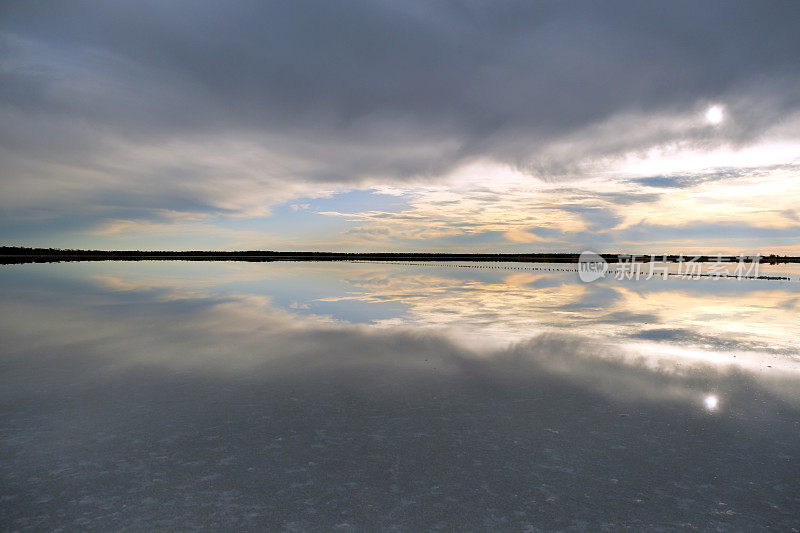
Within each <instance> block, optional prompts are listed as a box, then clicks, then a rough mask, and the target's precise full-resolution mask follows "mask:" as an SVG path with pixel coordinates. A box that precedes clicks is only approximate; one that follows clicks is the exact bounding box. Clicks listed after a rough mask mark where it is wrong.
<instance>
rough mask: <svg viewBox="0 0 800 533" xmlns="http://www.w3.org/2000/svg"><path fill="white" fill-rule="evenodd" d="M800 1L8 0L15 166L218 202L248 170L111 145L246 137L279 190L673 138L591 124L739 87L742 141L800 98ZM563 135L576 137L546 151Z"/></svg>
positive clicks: (7, 163) (734, 133)
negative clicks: (117, 157)
mask: <svg viewBox="0 0 800 533" xmlns="http://www.w3.org/2000/svg"><path fill="white" fill-rule="evenodd" d="M798 15H800V6H798V5H797V4H796V3H790V2H785V3H778V2H775V3H770V4H763V3H760V2H751V3H737V4H735V5H734V4H731V3H723V2H717V3H694V2H677V3H670V4H664V3H656V2H615V3H610V4H609V3H604V4H602V5H600V4H598V5H595V4H589V3H587V4H585V5H579V4H566V3H555V2H546V3H542V2H537V3H522V2H520V3H504V4H501V5H493V6H490V5H489V4H485V3H477V2H475V3H470V2H467V3H461V4H456V3H450V2H434V3H429V2H404V3H402V4H399V3H395V2H375V3H367V2H342V3H335V4H333V3H326V2H318V3H315V2H271V3H258V2H252V3H251V2H227V3H224V4H214V3H210V2H208V3H198V2H170V3H167V4H164V3H160V2H149V3H136V4H125V3H122V4H118V3H108V2H76V3H70V4H66V3H62V4H32V3H29V2H5V3H4V5H3V7H2V11H0V20H2V23H0V31H2V40H0V69H2V70H0V72H2V79H3V83H2V84H0V116H2V117H3V123H4V124H5V125H4V126H3V128H2V130H0V150H1V151H2V154H3V159H4V163H3V165H2V169H0V171H2V175H3V177H2V179H3V182H4V183H5V184H6V186H8V184H9V183H15V184H16V183H19V182H20V181H21V180H24V179H27V178H28V177H29V176H39V177H41V176H45V178H42V179H45V181H48V180H49V181H51V182H52V181H54V180H56V179H59V178H60V179H63V180H65V181H67V182H69V183H70V184H71V186H70V187H69V188H68V189H69V190H71V191H72V190H81V191H85V190H89V189H91V190H98V189H99V190H100V191H111V194H114V193H125V192H126V191H127V188H129V187H130V188H133V189H134V190H136V189H137V188H147V189H148V190H156V191H158V192H157V194H160V192H162V191H163V192H165V193H166V194H167V197H168V198H171V197H173V196H174V197H175V198H176V200H175V202H176V203H177V204H179V203H180V202H188V203H189V204H199V205H200V206H203V205H207V206H209V208H212V207H213V208H214V209H219V208H220V207H223V206H221V205H220V204H221V203H222V204H224V202H220V201H218V198H215V196H214V195H217V196H219V195H222V196H223V197H224V195H225V193H224V192H220V191H219V190H218V189H219V188H218V187H214V186H212V187H206V186H204V185H205V184H208V183H214V182H219V181H225V180H227V179H229V176H230V175H235V174H237V172H238V168H237V167H235V166H234V167H223V168H220V167H217V166H215V165H214V164H209V163H207V162H205V163H204V164H196V163H195V162H193V161H192V154H184V155H183V156H180V157H179V156H176V157H175V160H174V161H173V162H172V163H171V164H172V166H173V167H176V168H177V169H176V168H171V167H170V165H167V164H165V163H164V162H163V161H157V162H151V161H148V160H147V159H146V158H142V162H141V163H140V166H138V167H133V168H129V167H123V168H114V165H111V164H109V163H108V162H107V161H105V160H104V156H106V157H107V158H112V156H113V155H114V154H118V153H120V154H122V157H123V158H131V159H132V158H134V156H136V155H137V154H136V150H135V149H134V148H132V147H138V146H141V145H146V146H153V145H155V146H158V145H159V143H162V142H169V141H170V140H174V139H182V140H186V141H187V142H192V140H193V139H201V140H202V142H203V143H205V144H203V147H204V150H207V149H208V146H209V145H210V146H211V147H212V148H211V149H213V146H214V141H215V140H216V139H222V140H230V139H235V140H242V139H246V140H247V143H248V146H250V147H251V148H252V149H253V150H255V151H256V152H257V153H258V154H259V156H258V157H257V158H256V160H257V161H259V162H260V164H261V166H262V168H263V169H264V172H265V176H262V177H259V178H257V179H256V178H253V179H249V180H248V181H247V183H248V185H249V186H251V187H255V186H261V187H267V188H270V189H272V190H276V191H277V190H279V189H281V188H282V186H283V185H282V184H284V183H287V182H311V183H314V182H317V183H318V182H334V183H354V182H358V181H360V180H362V179H365V178H367V177H373V176H378V177H383V178H386V179H401V178H408V177H414V176H416V177H419V176H421V175H429V176H430V175H435V174H436V173H441V172H443V171H445V170H447V169H448V168H451V167H452V166H453V165H455V164H457V163H459V162H462V161H464V160H468V159H470V158H473V157H491V158H494V159H497V160H500V161H503V162H506V163H511V164H514V165H517V166H520V167H522V168H525V169H528V170H530V171H532V172H535V173H540V174H552V173H556V174H558V173H562V172H569V171H571V170H572V169H571V167H570V164H571V163H570V161H572V160H574V159H576V158H580V157H582V156H584V155H587V154H588V155H589V156H592V155H599V154H602V153H604V152H608V151H614V150H620V149H623V148H630V147H636V146H637V144H640V143H642V142H643V141H644V140H647V141H648V142H650V141H654V140H659V139H663V138H668V137H669V136H670V135H673V133H671V132H670V131H669V127H666V126H665V127H664V128H661V127H660V126H656V127H655V129H653V130H648V131H639V128H640V126H641V124H640V123H637V122H636V121H633V122H625V121H622V122H621V123H620V127H621V128H622V129H625V130H627V131H626V132H624V133H620V135H619V137H616V136H608V135H601V136H600V137H603V138H602V139H598V138H597V137H598V136H597V135H594V134H591V130H589V131H590V134H589V135H588V138H587V135H586V134H583V135H582V134H581V133H580V132H581V131H584V130H586V128H589V127H590V126H592V125H597V124H600V123H602V122H603V121H605V120H608V119H610V118H611V117H614V116H630V115H631V114H632V115H636V114H637V113H662V114H663V113H667V114H669V113H674V112H686V110H687V109H693V108H694V106H696V105H697V103H698V102H701V103H702V102H703V101H706V100H708V101H710V100H712V99H716V98H719V97H721V96H724V97H726V98H728V99H729V100H730V102H731V103H730V105H731V106H733V107H736V106H738V107H736V109H735V112H736V115H737V120H736V122H735V123H731V124H728V125H727V126H726V127H725V128H722V129H721V130H720V131H719V132H718V136H720V137H722V138H727V139H735V140H742V139H746V138H748V137H750V136H754V135H757V134H758V133H760V132H761V131H763V129H764V128H765V127H766V126H767V125H769V124H771V123H772V122H773V121H774V120H775V119H776V118H777V117H780V116H783V115H785V114H786V113H787V112H789V111H792V110H796V109H797V106H798V101H800V94H798V91H797V90H796V86H797V81H798V63H797V57H798V56H800V38H798V37H797V32H796V27H795V26H796V21H797V20H798ZM556 139H570V146H571V147H573V148H574V150H575V151H578V152H579V153H574V152H570V153H567V154H563V153H552V152H548V151H547V150H540V148H541V147H543V146H546V145H547V143H549V142H551V141H553V140H556ZM111 140H114V142H111ZM219 150H220V152H221V153H224V152H225V150H226V148H225V147H224V146H222V147H220V148H219ZM580 152H585V153H580ZM112 159H113V158H112ZM241 164H245V163H241ZM251 166H252V165H251ZM175 173H182V174H181V175H180V176H179V177H177V178H176V177H175V176H174V174H175ZM154 175H155V176H156V177H153V176H154ZM108 176H114V179H109V178H108ZM162 182H165V183H168V185H162ZM176 183H177V185H176ZM135 184H139V185H141V184H144V185H141V187H137V186H136V185H135ZM195 184H200V186H199V187H197V188H195ZM237 184H238V183H237ZM184 185H185V186H184ZM238 185H240V184H238ZM40 188H41V187H39V189H40ZM209 189H210V190H209ZM37 190H38V189H36V190H32V191H29V192H26V193H25V194H24V195H21V197H20V198H18V199H17V203H18V204H36V201H37V200H36V198H37V194H39V193H37V192H36V191H37ZM45 196H46V195H45ZM78 196H79V197H80V201H86V198H87V196H91V200H90V202H91V203H94V204H97V205H108V203H107V202H106V201H105V200H103V199H102V198H94V197H93V195H89V194H88V193H83V194H82V195H81V194H79V195H78ZM223 199H224V198H223ZM51 201H52V202H57V201H59V200H51ZM76 201H77V200H76ZM140 203H141V205H143V206H148V207H149V206H150V203H151V201H150V200H148V198H147V197H146V195H145V197H143V198H142V199H141V201H140ZM232 203H233V204H235V203H236V202H235V201H232ZM234 208H235V207H234ZM179 209H185V207H179ZM197 209H202V207H199V208H197Z"/></svg>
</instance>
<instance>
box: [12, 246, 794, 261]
mask: <svg viewBox="0 0 800 533" xmlns="http://www.w3.org/2000/svg"><path fill="white" fill-rule="evenodd" d="M600 256H601V257H603V259H605V260H606V261H608V262H610V263H619V262H624V261H631V260H634V261H638V262H649V261H651V260H655V261H662V260H666V261H670V262H678V261H681V260H687V261H688V260H690V259H691V260H695V261H703V262H709V261H719V260H720V259H721V260H722V261H724V262H734V261H737V260H738V259H737V257H736V256H723V257H722V258H720V257H719V256H717V255H702V256H695V255H691V254H680V255H675V254H668V255H665V254H636V255H633V256H632V255H630V254H621V253H607V254H600ZM579 257H580V254H579V253H570V252H565V253H550V252H535V253H515V254H488V253H439V252H303V251H288V252H278V251H274V250H240V251H226V252H223V251H214V250H189V251H171V250H76V249H64V248H30V247H23V246H0V263H2V264H10V263H32V262H42V263H46V262H59V261H142V260H186V261H355V260H361V261H476V262H522V263H577V262H578V259H579ZM761 261H762V262H765V263H790V262H792V263H794V262H800V257H790V256H786V255H784V256H778V255H775V254H772V255H768V256H764V257H762V258H761Z"/></svg>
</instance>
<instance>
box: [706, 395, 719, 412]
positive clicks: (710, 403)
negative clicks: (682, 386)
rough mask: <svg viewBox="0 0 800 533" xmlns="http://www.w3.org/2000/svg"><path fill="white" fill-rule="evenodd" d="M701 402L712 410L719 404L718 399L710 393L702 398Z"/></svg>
mask: <svg viewBox="0 0 800 533" xmlns="http://www.w3.org/2000/svg"><path fill="white" fill-rule="evenodd" d="M703 404H705V406H706V409H708V410H709V411H714V410H716V409H717V406H718V405H719V399H718V398H717V397H716V396H714V395H713V394H711V395H709V396H706V397H705V398H704V399H703Z"/></svg>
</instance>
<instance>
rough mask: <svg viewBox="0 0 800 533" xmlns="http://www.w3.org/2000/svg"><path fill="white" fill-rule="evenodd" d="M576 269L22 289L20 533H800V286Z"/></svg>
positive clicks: (195, 269)
mask: <svg viewBox="0 0 800 533" xmlns="http://www.w3.org/2000/svg"><path fill="white" fill-rule="evenodd" d="M766 268H767V269H768V270H769V271H770V272H781V271H785V272H789V273H791V274H793V275H795V277H796V274H797V273H796V272H794V271H793V270H792V267H788V268H786V267H785V266H784V267H781V265H776V266H774V267H766ZM562 269H564V265H537V267H536V269H535V270H534V269H532V268H527V267H524V266H521V265H519V264H511V265H502V264H498V265H468V264H461V265H441V264H440V265H433V264H431V265H410V264H376V263H289V262H286V263H235V262H231V263H199V262H198V263H191V262H146V261H145V262H138V263H114V262H103V263H67V264H32V265H17V266H4V267H2V269H0V289H1V290H0V298H2V304H3V305H2V311H0V336H1V337H2V339H3V342H2V351H1V352H0V369H1V371H0V384H2V387H0V437H2V440H0V474H2V480H3V481H2V505H1V506H0V508H1V509H2V515H0V517H1V518H2V520H1V522H2V524H3V527H4V528H7V529H12V530H14V529H26V528H31V529H43V530H48V529H53V528H54V527H56V526H61V525H65V524H66V525H67V526H68V527H71V528H79V529H84V528H95V529H108V528H123V527H130V528H133V529H153V528H157V529H174V528H181V529H183V528H186V527H202V528H214V529H219V528H226V529H253V530H263V529H271V530H307V529H330V528H335V527H340V528H343V529H346V528H352V529H356V530H374V529H376V528H381V529H390V528H395V529H397V530H410V531H415V530H420V529H429V528H433V529H436V528H441V529H447V530H471V529H492V530H497V529H502V530H522V531H524V530H526V529H527V530H535V529H536V528H541V529H545V530H549V529H565V530H566V529H576V530H591V531H597V530H602V529H603V528H606V529H609V530H617V529H620V528H623V527H626V526H628V527H633V528H641V527H645V526H653V527H656V526H658V527H663V528H665V529H667V530H669V529H691V528H699V529H716V528H726V529H733V530H743V529H747V530H758V529H770V528H772V529H780V530H790V528H791V527H798V523H799V522H800V283H798V282H796V281H788V282H787V281H761V280H742V281H735V280H712V279H702V280H683V279H678V278H669V279H667V280H663V279H652V280H639V281H634V280H624V281H617V280H613V279H604V280H598V281H596V282H594V283H581V282H580V281H578V277H577V274H575V273H574V272H565V271H563V270H562Z"/></svg>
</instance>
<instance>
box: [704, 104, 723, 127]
mask: <svg viewBox="0 0 800 533" xmlns="http://www.w3.org/2000/svg"><path fill="white" fill-rule="evenodd" d="M724 119H725V112H724V110H723V109H722V107H721V106H718V105H712V106H711V107H709V108H708V110H707V111H706V120H707V121H708V123H709V124H713V125H715V126H716V125H717V124H720V123H722V121H723V120H724Z"/></svg>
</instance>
